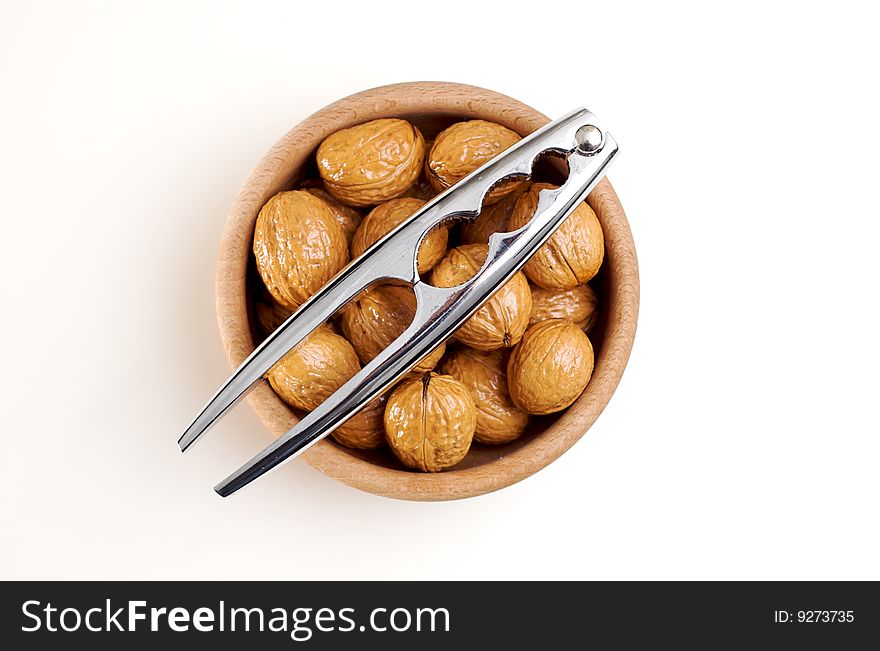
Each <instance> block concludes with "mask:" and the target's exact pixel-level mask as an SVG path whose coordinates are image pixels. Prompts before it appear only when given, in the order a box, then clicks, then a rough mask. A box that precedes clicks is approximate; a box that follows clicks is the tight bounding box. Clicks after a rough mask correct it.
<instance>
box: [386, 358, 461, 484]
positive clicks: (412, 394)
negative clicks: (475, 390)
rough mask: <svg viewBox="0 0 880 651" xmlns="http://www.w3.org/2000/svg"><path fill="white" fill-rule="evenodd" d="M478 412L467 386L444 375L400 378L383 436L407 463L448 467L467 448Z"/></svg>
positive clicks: (430, 467)
mask: <svg viewBox="0 0 880 651" xmlns="http://www.w3.org/2000/svg"><path fill="white" fill-rule="evenodd" d="M476 424H477V416H476V408H475V406H474V399H473V398H472V397H471V394H470V392H469V391H468V390H467V388H466V387H465V386H464V385H463V384H461V383H460V382H459V381H458V380H455V379H453V378H451V377H449V376H448V375H437V374H436V373H424V374H422V375H421V376H417V377H415V378H412V379H409V380H404V381H403V382H401V383H400V384H399V385H397V387H396V388H395V389H394V391H393V392H392V393H391V396H390V397H389V398H388V405H387V406H386V407H385V438H386V439H387V441H388V445H389V446H391V450H392V451H393V452H394V455H395V456H396V457H397V458H398V459H399V460H400V461H401V462H402V463H403V464H404V465H406V466H408V467H410V468H415V469H417V470H423V471H427V472H438V471H440V470H443V469H444V468H450V467H452V466H454V465H455V464H457V463H458V462H459V461H461V460H462V459H464V457H465V455H466V454H467V452H468V450H469V449H470V447H471V442H472V441H473V438H474V430H475V429H476Z"/></svg>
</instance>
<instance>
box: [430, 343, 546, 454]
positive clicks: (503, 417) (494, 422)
mask: <svg viewBox="0 0 880 651" xmlns="http://www.w3.org/2000/svg"><path fill="white" fill-rule="evenodd" d="M443 372H444V373H445V374H447V375H450V376H451V377H454V378H455V379H456V380H458V381H459V382H461V383H462V384H463V385H464V386H466V387H467V388H468V390H469V391H470V393H471V397H472V398H473V399H474V405H475V407H476V410H477V426H476V433H475V434H474V440H476V441H479V442H480V443H489V444H496V445H497V444H502V443H509V442H510V441H513V440H514V439H517V438H519V436H520V435H521V434H522V433H523V430H525V428H526V424H527V423H528V420H529V416H528V414H526V413H525V412H524V411H522V410H521V409H519V407H517V406H516V405H515V404H513V401H512V400H511V399H510V391H509V390H508V388H507V356H506V355H505V353H504V351H501V350H492V351H482V350H474V349H472V348H468V347H466V346H460V347H458V348H456V349H455V350H454V351H452V353H450V354H449V355H448V356H447V357H446V359H444V360H443Z"/></svg>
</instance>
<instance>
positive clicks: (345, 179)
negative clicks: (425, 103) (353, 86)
mask: <svg viewBox="0 0 880 651" xmlns="http://www.w3.org/2000/svg"><path fill="white" fill-rule="evenodd" d="M317 160H318V173H319V174H320V175H321V179H323V181H324V185H325V187H326V188H327V191H328V192H329V193H330V194H332V195H333V196H334V197H336V198H337V199H338V200H339V201H341V202H342V203H344V204H347V205H349V206H358V207H364V206H375V205H376V204H380V203H382V202H383V201H388V200H389V199H394V198H395V197H399V196H400V195H402V194H403V193H404V192H406V191H407V190H409V188H410V187H411V186H412V185H413V183H415V181H416V179H417V178H418V177H419V174H420V173H421V169H422V164H423V162H424V160H425V140H424V138H422V134H421V133H420V132H419V130H418V129H417V128H415V127H414V126H413V125H412V124H410V123H409V122H407V121H406V120H399V119H396V118H383V119H380V120H373V121H371V122H366V123H364V124H359V125H357V126H355V127H350V128H348V129H342V130H341V131H337V132H336V133H334V134H331V135H329V136H328V137H327V138H325V139H324V141H323V142H322V143H321V144H320V146H319V147H318V152H317Z"/></svg>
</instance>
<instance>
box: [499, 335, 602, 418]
mask: <svg viewBox="0 0 880 651" xmlns="http://www.w3.org/2000/svg"><path fill="white" fill-rule="evenodd" d="M592 373H593V346H592V344H591V343H590V340H589V338H587V335H586V334H584V331H583V330H581V329H580V328H578V327H577V326H576V325H574V324H573V323H572V322H571V321H566V320H565V319H550V320H548V321H543V322H541V323H537V324H535V325H533V326H531V327H530V328H529V329H528V330H526V333H525V335H523V338H522V341H521V342H519V345H517V347H516V348H514V349H513V352H512V353H511V355H510V361H509V362H508V363H507V382H508V386H509V388H510V397H511V398H512V399H513V403H514V404H515V405H516V406H517V407H519V408H520V409H522V410H523V411H525V412H527V413H529V414H552V413H554V412H557V411H561V410H563V409H565V408H566V407H568V406H569V405H571V403H573V402H574V401H575V400H577V398H578V396H580V395H581V393H582V392H583V390H584V389H585V388H586V386H587V384H588V383H589V381H590V376H591V375H592Z"/></svg>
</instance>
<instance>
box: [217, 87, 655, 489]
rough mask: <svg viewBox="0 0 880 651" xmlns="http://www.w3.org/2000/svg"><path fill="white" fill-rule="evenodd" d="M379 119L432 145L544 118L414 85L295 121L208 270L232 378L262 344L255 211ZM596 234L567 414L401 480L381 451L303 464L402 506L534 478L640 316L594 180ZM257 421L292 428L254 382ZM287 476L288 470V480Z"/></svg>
mask: <svg viewBox="0 0 880 651" xmlns="http://www.w3.org/2000/svg"><path fill="white" fill-rule="evenodd" d="M380 117H400V118H405V119H407V120H410V121H411V122H413V123H414V124H415V125H416V126H418V127H419V129H421V130H422V132H423V133H424V134H425V137H426V138H433V137H434V136H435V135H436V134H437V133H438V132H439V131H441V130H442V129H443V128H445V127H446V126H448V125H449V124H451V123H452V122H455V121H458V120H462V119H475V118H480V119H485V120H491V121H494V122H498V123H500V124H503V125H504V126H506V127H508V128H510V129H513V130H514V131H516V132H518V133H520V134H521V135H526V134H528V133H531V132H532V131H534V130H535V129H537V128H538V127H540V126H542V125H543V124H545V123H546V122H547V121H548V119H547V117H545V116H544V115H542V114H541V113H539V112H538V111H536V110H534V109H532V108H530V107H528V106H526V105H525V104H522V103H521V102H518V101H517V100H514V99H512V98H510V97H507V96H505V95H501V94H499V93H495V92H492V91H489V90H485V89H482V88H477V87H474V86H465V85H462V84H455V83H441V82H413V83H405V84H395V85H392V86H384V87H381V88H374V89H371V90H368V91H365V92H362V93H358V94H356V95H352V96H350V97H346V98H345V99H342V100H340V101H338V102H336V103H334V104H331V105H330V106H328V107H326V108H324V109H321V110H320V111H318V112H317V113H315V114H313V115H311V116H310V117H308V118H306V119H305V120H304V121H303V122H302V123H300V124H299V125H298V126H296V127H294V128H293V129H292V130H291V131H289V132H288V133H287V134H286V135H285V136H284V137H283V138H282V139H281V140H280V141H279V142H278V143H277V144H276V145H275V146H274V147H273V148H272V149H271V150H270V151H269V153H268V154H267V155H266V156H265V158H264V159H263V160H262V161H261V162H260V163H259V165H258V166H257V168H256V169H255V170H254V171H253V173H252V174H251V175H250V177H249V178H248V179H247V181H246V182H245V184H244V186H243V187H242V189H241V191H240V193H239V195H238V197H237V198H236V201H235V203H234V204H233V206H232V210H231V211H230V214H229V217H228V220H227V223H226V227H225V230H224V233H223V238H222V241H221V245H220V251H219V256H218V260H217V278H216V294H217V315H218V320H219V325H220V333H221V336H222V338H223V345H224V348H225V351H226V355H227V357H228V359H229V363H230V365H231V366H232V367H237V366H238V365H239V364H241V362H242V361H243V360H244V359H245V358H246V357H247V356H248V355H249V354H250V353H251V352H252V351H253V349H254V347H255V345H256V344H258V343H259V341H260V340H261V336H260V335H259V330H258V329H257V328H256V327H255V319H254V313H253V298H254V296H255V295H257V291H258V287H259V285H258V283H259V282H260V279H259V276H258V275H257V273H256V268H255V265H254V262H253V254H252V252H251V244H252V237H253V230H254V223H255V221H256V218H257V214H258V213H259V211H260V209H261V208H262V206H263V205H264V204H265V202H266V201H267V200H268V199H269V198H270V197H271V196H272V195H274V194H276V193H277V192H280V191H282V190H286V189H290V188H292V187H294V186H295V185H296V184H297V183H298V182H299V181H300V180H302V179H304V178H307V177H315V176H317V172H316V168H315V162H314V152H315V150H316V149H317V147H318V145H319V144H320V142H321V141H322V140H323V139H324V138H325V137H326V136H328V135H330V134H331V133H333V132H334V131H338V130H339V129H343V128H345V127H350V126H353V125H356V124H360V123H362V122H366V121H368V120H373V119H376V118H380ZM588 201H589V203H590V205H591V206H592V207H593V209H594V210H595V211H596V214H597V215H598V217H599V220H600V222H601V224H602V227H603V230H604V233H605V247H606V257H605V261H604V263H603V266H602V270H601V272H600V274H599V276H597V278H596V279H595V280H594V281H592V282H591V285H593V286H594V288H595V289H596V290H597V293H598V294H599V296H600V300H601V311H600V317H599V321H598V323H597V324H596V326H595V328H594V329H593V331H592V332H591V333H590V339H591V341H592V342H593V345H594V348H595V352H596V365H595V369H594V371H593V376H592V379H591V380H590V383H589V385H588V386H587V389H586V391H584V393H583V394H582V395H581V397H580V398H579V399H578V400H577V402H575V403H574V404H573V405H572V406H571V407H570V408H569V409H568V410H566V411H565V412H562V413H561V414H559V415H556V416H552V417H532V419H531V422H530V425H529V428H528V429H527V431H526V433H525V434H524V435H523V436H522V437H521V438H519V439H517V440H516V441H514V442H512V443H509V444H507V445H503V446H488V445H481V444H479V443H474V445H473V447H472V448H471V451H470V452H469V453H468V455H467V457H466V458H465V459H464V461H462V462H461V463H460V464H458V465H457V466H455V467H454V468H452V469H450V470H447V471H445V472H441V473H421V472H416V471H410V470H406V469H405V468H404V467H403V466H402V465H401V464H400V463H399V462H398V461H397V460H396V459H395V458H394V457H393V455H392V454H391V452H390V450H388V449H387V448H383V449H380V450H375V451H356V450H349V449H347V448H345V447H342V446H340V445H338V444H337V443H335V442H334V441H332V440H331V439H329V438H328V439H326V440H324V441H321V442H319V443H318V444H317V445H315V446H314V447H313V448H311V449H310V450H308V451H307V452H306V453H305V454H304V455H303V457H304V458H305V460H306V461H307V462H308V463H310V464H311V465H312V466H314V467H316V468H318V469H319V470H321V471H322V472H324V473H325V474H327V475H329V476H330V477H333V478H335V479H338V480H339V481H342V482H344V483H346V484H348V485H350V486H353V487H355V488H359V489H361V490H364V491H368V492H371V493H375V494H377V495H383V496H387V497H394V498H399V499H409V500H425V501H433V500H449V499H459V498H464V497H471V496H474V495H480V494H483V493H488V492H491V491H494V490H498V489H499V488H503V487H505V486H509V485H510V484H513V483H515V482H517V481H520V480H521V479H524V478H525V477H528V476H529V475H531V474H533V473H535V472H537V471H538V470H540V469H541V468H543V467H544V466H546V465H547V464H549V463H551V462H552V461H553V460H554V459H556V458H558V457H559V456H560V455H561V454H562V453H563V452H565V451H566V450H567V449H568V448H570V447H571V446H572V445H573V444H574V443H575V442H576V441H577V440H578V439H579V438H581V436H583V435H584V434H585V433H586V431H587V430H588V429H589V428H590V426H591V425H592V424H593V422H594V421H595V420H596V418H597V417H598V416H599V414H600V413H601V412H602V410H603V409H604V407H605V405H606V404H607V403H608V400H609V399H610V398H611V395H612V394H613V393H614V390H615V388H616V387H617V384H618V382H619V381H620V377H621V375H622V373H623V369H624V367H625V366H626V362H627V360H628V358H629V354H630V350H631V348H632V343H633V338H634V336H635V330H636V320H637V317H638V306H639V277H638V263H637V261H636V253H635V247H634V245H633V240H632V234H631V233H630V229H629V224H628V223H627V220H626V215H625V214H624V211H623V208H622V206H621V205H620V201H619V200H618V198H617V195H616V194H615V192H614V190H613V188H612V187H611V184H610V183H609V182H608V181H607V179H603V180H602V181H601V183H600V184H599V185H598V186H597V187H596V189H595V190H594V191H593V192H592V193H591V194H590V196H589V199H588ZM248 401H249V403H250V405H251V407H252V408H253V409H254V410H255V411H256V413H257V415H258V416H259V418H260V420H261V421H262V422H263V423H264V424H265V426H266V427H267V428H268V429H269V430H270V431H271V432H272V434H274V435H275V436H280V435H282V434H284V433H285V432H286V431H287V430H288V429H290V427H292V426H293V425H294V424H295V423H296V420H297V417H296V414H294V412H293V411H291V410H290V409H289V408H288V407H287V406H286V405H285V404H284V403H283V402H282V401H281V400H280V399H279V398H278V397H277V396H276V395H275V392H274V391H273V390H272V389H271V387H270V386H269V384H268V383H267V382H263V383H261V385H259V386H258V387H256V388H255V389H254V390H253V391H252V392H251V394H250V395H249V397H248ZM289 471H290V469H288V472H289Z"/></svg>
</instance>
